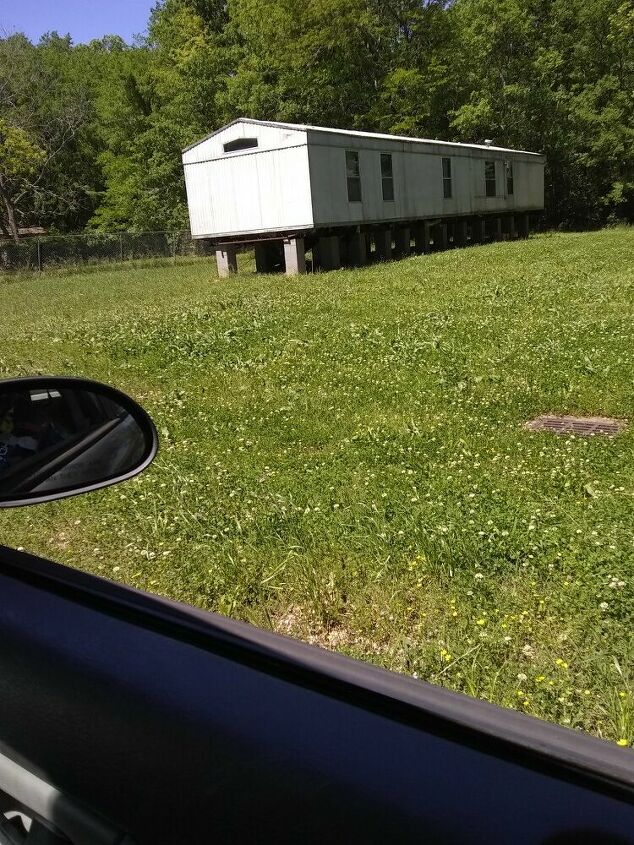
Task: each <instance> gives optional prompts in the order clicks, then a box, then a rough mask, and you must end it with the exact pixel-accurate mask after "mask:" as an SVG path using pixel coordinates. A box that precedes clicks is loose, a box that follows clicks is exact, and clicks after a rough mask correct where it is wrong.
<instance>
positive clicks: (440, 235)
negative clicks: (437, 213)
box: [434, 223, 449, 249]
mask: <svg viewBox="0 0 634 845" xmlns="http://www.w3.org/2000/svg"><path fill="white" fill-rule="evenodd" d="M448 242H449V241H448V238H447V224H446V223H436V225H435V226H434V247H435V249H447V244H448Z"/></svg>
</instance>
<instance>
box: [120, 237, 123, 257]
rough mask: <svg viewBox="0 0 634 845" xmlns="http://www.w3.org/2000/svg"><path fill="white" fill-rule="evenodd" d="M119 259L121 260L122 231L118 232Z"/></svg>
mask: <svg viewBox="0 0 634 845" xmlns="http://www.w3.org/2000/svg"><path fill="white" fill-rule="evenodd" d="M119 261H123V232H119Z"/></svg>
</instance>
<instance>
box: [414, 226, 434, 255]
mask: <svg viewBox="0 0 634 845" xmlns="http://www.w3.org/2000/svg"><path fill="white" fill-rule="evenodd" d="M413 234H414V252H417V253H425V252H429V251H430V246H429V242H430V236H429V223H416V224H415V225H414V227H413Z"/></svg>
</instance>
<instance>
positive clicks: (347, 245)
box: [342, 232, 368, 267]
mask: <svg viewBox="0 0 634 845" xmlns="http://www.w3.org/2000/svg"><path fill="white" fill-rule="evenodd" d="M342 246H343V247H344V252H345V263H346V264H347V265H348V266H349V267H362V266H363V265H364V264H367V263H368V236H367V235H366V233H365V232H353V233H352V234H351V235H348V236H347V237H346V238H345V240H344V243H343V244H342Z"/></svg>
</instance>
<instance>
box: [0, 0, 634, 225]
mask: <svg viewBox="0 0 634 845" xmlns="http://www.w3.org/2000/svg"><path fill="white" fill-rule="evenodd" d="M239 116H249V117H254V118H258V119H268V120H283V121H290V122H297V123H312V124H320V125H325V126H334V127H343V128H353V129H366V130H374V131H381V132H393V133H397V134H403V135H411V136H422V137H427V138H439V139H444V140H455V141H465V142H475V143H477V142H482V141H483V140H484V139H485V138H491V139H493V140H494V142H495V143H496V144H498V145H501V146H510V147H516V148H520V149H528V150H535V151H541V152H544V153H545V154H546V156H547V170H546V222H547V224H548V225H552V226H563V227H588V226H598V225H603V224H606V223H610V222H613V221H618V220H629V221H631V220H632V218H633V217H634V119H633V118H634V0H304V2H298V0H266V1H265V2H263V0H162V2H159V3H158V5H157V6H155V8H154V9H153V10H152V12H151V14H150V19H149V23H148V34H147V36H145V37H144V38H143V39H139V40H137V41H136V42H135V43H134V44H132V45H129V44H126V43H125V42H124V41H123V40H122V39H121V38H119V37H118V36H107V37H104V38H102V39H99V40H96V41H92V42H90V43H88V44H78V45H74V44H73V43H72V41H71V39H70V37H69V36H60V35H58V34H57V33H50V34H48V35H46V36H44V37H43V38H42V39H41V40H40V41H39V43H37V44H32V43H31V42H30V41H29V40H28V39H27V38H26V37H25V36H24V35H22V34H19V33H18V34H13V35H10V36H8V37H5V38H2V39H0V229H1V232H0V235H2V234H3V235H4V236H6V237H13V238H17V237H18V232H19V229H20V228H21V227H26V226H33V225H39V226H44V227H46V228H47V229H49V230H53V231H59V232H65V231H81V230H84V229H92V230H103V231H110V232H116V231H123V230H129V231H148V230H165V229H178V228H181V227H186V225H187V207H186V201H185V192H184V182H183V176H182V166H181V157H180V152H181V149H182V148H183V147H184V146H186V145H187V144H189V143H191V142H192V141H195V140H197V139H198V138H200V137H201V136H203V135H205V134H207V133H209V132H210V131H212V130H213V129H216V128H218V127H220V126H221V125H223V124H225V123H227V122H228V121H230V120H232V119H234V118H236V117H239Z"/></svg>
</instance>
